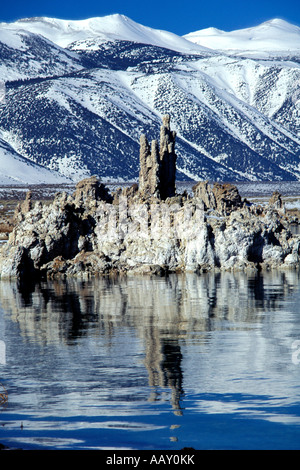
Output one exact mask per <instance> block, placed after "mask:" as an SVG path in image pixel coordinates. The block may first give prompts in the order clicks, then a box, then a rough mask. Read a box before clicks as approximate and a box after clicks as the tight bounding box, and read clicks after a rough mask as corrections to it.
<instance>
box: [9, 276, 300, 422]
mask: <svg viewBox="0 0 300 470" xmlns="http://www.w3.org/2000/svg"><path fill="white" fill-rule="evenodd" d="M298 285H299V273H298V272H297V271H286V272H279V271H273V272H268V273H264V274H263V275H262V274H260V275H257V276H253V275H247V274H246V273H228V272H222V273H216V274H214V273H206V274H203V275H202V276H197V275H195V274H182V275H170V276H168V277H163V278H158V277H142V276H141V277H137V278H132V277H123V278H120V279H109V278H104V277H102V278H93V279H90V280H88V281H85V282H81V281H79V280H76V279H70V280H66V281H65V282H61V281H53V282H51V281H48V282H45V283H36V284H35V285H33V286H32V291H29V290H28V289H26V290H21V289H20V288H19V289H17V286H16V284H15V283H7V282H2V283H0V301H1V305H2V308H3V309H4V310H5V312H6V315H7V317H8V318H9V320H10V321H11V322H13V323H15V324H16V325H17V326H18V328H17V329H18V331H19V332H20V334H21V335H22V337H23V339H24V341H20V343H24V344H27V345H28V343H30V344H31V345H32V346H31V347H34V345H37V344H38V343H39V344H40V345H42V346H43V347H44V346H45V345H47V346H50V347H49V348H46V349H50V350H51V349H52V347H53V346H54V345H55V346H56V347H59V346H62V350H63V351H72V347H74V350H77V348H78V345H79V344H80V345H81V346H82V347H83V348H84V350H85V352H86V355H87V358H88V359H87V363H89V360H91V361H92V360H93V359H92V358H93V357H99V355H100V356H101V354H100V353H99V351H100V350H99V346H100V343H101V341H100V339H101V338H102V339H103V344H105V345H106V346H105V347H107V348H110V344H111V343H112V341H113V338H115V337H118V334H121V335H123V334H124V332H125V331H127V332H128V331H132V332H133V336H134V337H135V338H138V339H139V341H140V345H141V347H139V348H138V349H139V351H142V355H143V363H144V365H145V367H146V371H145V372H147V374H148V384H149V386H150V393H149V395H148V397H149V401H162V400H166V399H168V400H170V402H171V405H172V408H173V412H174V413H175V414H181V413H182V409H181V407H182V400H183V396H184V380H183V375H184V374H183V370H184V354H185V353H184V351H185V344H186V343H185V342H186V340H187V338H188V339H189V340H192V341H196V342H201V343H203V345H209V344H210V342H211V341H212V334H211V333H212V331H217V330H219V331H223V330H224V329H226V330H231V329H237V330H238V331H237V333H238V334H237V336H239V335H240V333H241V332H243V331H246V332H249V331H251V330H253V328H254V327H255V328H258V326H259V331H260V333H261V334H260V335H259V342H260V346H261V347H262V345H264V341H266V340H267V338H265V337H264V335H267V336H268V335H269V334H271V338H272V343H273V342H277V341H278V344H279V343H281V341H282V336H281V335H282V331H281V330H280V328H279V329H278V331H275V330H274V329H270V328H269V327H267V328H266V327H264V325H265V326H266V324H269V321H270V316H269V315H268V314H269V312H272V315H271V317H273V313H275V312H280V306H281V305H282V301H283V300H285V298H289V296H291V295H292V294H293V292H294V291H296V290H297V288H298ZM270 286H272V288H271V289H270ZM265 322H267V323H265ZM279 325H281V323H279ZM260 327H261V328H260ZM292 336H293V332H292V331H291V337H292ZM99 338H100V339H99ZM66 346H68V348H71V349H68V348H67V347H66ZM15 347H16V348H17V347H18V345H15ZM126 347H127V348H128V349H126ZM212 347H213V346H212ZM34 349H35V348H34ZM263 350H265V348H264V347H263ZM11 353H12V354H13V353H16V351H11ZM120 353H121V354H122V355H124V356H126V355H127V356H128V357H129V358H130V357H131V355H132V354H133V352H132V345H131V344H130V342H128V345H127V346H125V349H122V351H120ZM108 356H109V354H108ZM62 357H63V355H62ZM72 357H73V356H72V353H70V354H69V353H68V360H67V361H66V363H67V364H69V361H70V363H71V364H72V359H71V358H72ZM203 360H206V359H205V358H203ZM66 367H69V365H66ZM195 367H197V361H195ZM146 382H147V381H146Z"/></svg>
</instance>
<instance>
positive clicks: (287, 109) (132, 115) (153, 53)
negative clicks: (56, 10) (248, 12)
mask: <svg viewBox="0 0 300 470" xmlns="http://www.w3.org/2000/svg"><path fill="white" fill-rule="evenodd" d="M1 84H2V88H3V89H4V93H3V96H2V95H1V93H0V183H2V184H6V183H10V182H14V183H17V182H19V183H32V182H36V183H43V182H51V183H53V182H58V183H61V182H64V181H78V180H79V179H81V178H83V177H86V176H89V175H92V174H96V175H98V176H99V177H100V178H101V179H102V180H103V181H120V182H121V181H135V180H136V179H137V177H138V173H139V139H140V135H141V134H142V133H144V134H146V135H147V137H148V139H149V140H152V139H156V138H158V137H159V128H160V125H161V118H162V116H163V115H164V114H166V113H169V114H170V116H171V127H172V129H173V130H175V131H176V134H177V139H176V153H177V179H178V180H189V179H191V180H197V181H198V180H203V179H209V180H214V181H273V180H274V181H275V180H277V181H292V180H294V181H295V180H299V179H300V146H299V144H300V28H299V27H297V26H295V25H291V24H289V23H287V22H286V21H284V20H280V19H274V20H270V21H267V22H265V23H263V24H261V25H259V26H256V27H253V28H247V29H243V30H238V31H231V32H225V31H220V30H218V29H216V28H208V29H205V30H200V31H196V32H192V33H189V34H187V35H185V36H184V37H180V36H177V35H176V34H173V33H171V32H167V31H161V30H155V29H152V28H149V27H146V26H143V25H140V24H138V23H136V22H134V21H133V20H131V19H129V18H127V17H125V16H123V15H119V14H116V15H110V16H106V17H102V18H91V19H87V20H81V21H73V20H72V21H71V20H70V21H67V20H60V19H55V18H45V17H41V18H26V19H22V20H19V21H16V22H14V23H0V85H1ZM0 91H1V90H0ZM1 96H2V98H1Z"/></svg>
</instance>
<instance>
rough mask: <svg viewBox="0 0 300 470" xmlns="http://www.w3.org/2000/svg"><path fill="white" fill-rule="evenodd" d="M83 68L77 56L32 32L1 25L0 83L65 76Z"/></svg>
mask: <svg viewBox="0 0 300 470" xmlns="http://www.w3.org/2000/svg"><path fill="white" fill-rule="evenodd" d="M81 68H82V65H81V63H80V59H79V58H78V57H77V55H76V54H75V53H74V52H71V51H68V50H64V49H62V48H61V47H59V46H57V45H56V44H54V43H53V42H51V41H49V40H48V39H46V38H44V37H42V36H38V35H36V34H33V33H30V32H29V31H23V30H19V29H17V28H12V27H10V28H6V27H4V26H3V24H2V25H1V24H0V80H3V81H10V80H18V79H28V78H35V77H47V76H52V75H62V74H65V73H67V72H69V73H70V72H74V71H76V70H80V69H81Z"/></svg>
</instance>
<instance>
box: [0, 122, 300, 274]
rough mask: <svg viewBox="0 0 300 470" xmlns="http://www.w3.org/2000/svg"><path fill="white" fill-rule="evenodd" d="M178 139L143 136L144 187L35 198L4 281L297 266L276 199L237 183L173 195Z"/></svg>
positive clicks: (88, 185) (20, 219)
mask: <svg viewBox="0 0 300 470" xmlns="http://www.w3.org/2000/svg"><path fill="white" fill-rule="evenodd" d="M175 138H176V134H175V132H173V131H171V129H170V118H169V116H165V117H164V118H163V124H162V126H161V134H160V142H159V143H158V142H157V141H153V142H152V143H151V145H150V144H149V143H148V141H147V138H146V136H141V148H140V177H139V183H138V184H134V185H132V186H130V187H125V188H123V189H121V188H119V189H117V190H116V191H114V192H112V193H110V192H109V190H108V188H107V187H106V186H105V185H104V184H103V183H101V182H100V181H98V179H97V178H96V177H91V178H87V179H84V180H82V181H81V182H79V183H78V184H77V186H76V188H75V191H74V193H73V194H67V193H66V192H59V193H57V194H56V195H55V198H54V200H53V201H52V202H51V203H49V204H42V203H41V202H35V201H33V200H32V197H31V193H30V192H28V193H27V196H26V199H25V201H24V202H22V203H20V204H19V205H18V207H17V209H16V211H15V214H14V228H13V230H12V232H11V234H10V236H9V239H8V241H7V243H5V244H4V245H3V246H2V248H1V250H0V276H1V279H14V278H17V279H23V280H24V279H29V278H30V279H33V278H41V277H43V278H57V277H58V278H60V277H67V276H80V277H88V276H94V275H112V274H126V275H131V274H137V273H140V274H148V273H150V274H156V275H162V274H165V273H168V272H204V271H209V270H213V271H218V270H254V271H257V270H264V269H279V268H280V269H282V268H284V269H297V268H298V266H299V256H300V236H298V235H295V234H293V233H292V232H291V230H290V223H291V221H292V219H291V217H290V216H289V215H288V213H287V212H286V211H285V208H284V205H283V203H282V199H281V196H280V194H279V193H277V192H274V194H273V196H272V197H271V198H270V200H269V202H268V204H267V205H265V206H259V205H255V204H251V203H249V202H248V201H247V200H246V199H242V198H241V196H240V194H239V192H238V190H237V188H236V187H235V186H234V185H232V184H220V183H215V184H210V183H208V182H206V181H205V182H199V183H197V184H195V186H194V187H193V194H192V195H191V194H187V193H186V192H184V193H182V194H177V193H176V185H175V173H176V154H175Z"/></svg>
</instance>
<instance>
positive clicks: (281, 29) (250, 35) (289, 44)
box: [184, 18, 300, 57]
mask: <svg viewBox="0 0 300 470" xmlns="http://www.w3.org/2000/svg"><path fill="white" fill-rule="evenodd" d="M184 37H185V38H186V39H188V40H189V41H192V42H194V43H195V44H199V45H202V46H205V47H208V48H210V49H217V50H220V51H230V52H231V53H233V52H243V54H245V53H248V54H249V53H250V52H252V53H254V54H255V55H256V56H258V55H260V56H264V57H265V56H268V55H270V53H272V54H271V55H273V54H274V53H276V52H280V54H290V53H291V52H294V51H297V52H298V53H299V52H300V28H299V27H298V26H295V25H291V24H290V23H288V22H286V21H284V20H281V19H278V18H275V19H273V20H270V21H266V22H264V23H262V24H260V25H259V26H255V27H254V28H246V29H240V30H237V31H230V32H226V31H221V30H219V29H216V28H207V29H203V30H200V31H195V32H193V33H189V34H186V35H185V36H184Z"/></svg>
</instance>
